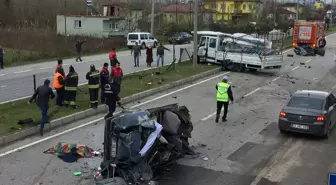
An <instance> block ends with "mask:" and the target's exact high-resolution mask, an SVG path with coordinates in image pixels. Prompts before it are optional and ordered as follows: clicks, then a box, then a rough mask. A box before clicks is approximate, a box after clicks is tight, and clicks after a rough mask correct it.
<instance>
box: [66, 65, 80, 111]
mask: <svg viewBox="0 0 336 185" xmlns="http://www.w3.org/2000/svg"><path fill="white" fill-rule="evenodd" d="M77 87H78V74H77V73H76V71H75V68H74V67H73V66H70V67H69V74H68V75H67V76H66V78H65V100H64V104H65V106H69V104H70V105H71V106H72V108H74V109H75V108H76V107H77V106H76V95H77Z"/></svg>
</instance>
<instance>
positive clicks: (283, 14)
mask: <svg viewBox="0 0 336 185" xmlns="http://www.w3.org/2000/svg"><path fill="white" fill-rule="evenodd" d="M276 13H277V15H278V17H277V18H280V19H282V20H283V21H288V20H290V19H293V20H295V19H296V13H295V12H292V11H289V10H287V9H284V8H279V9H278V10H277V12H276Z"/></svg>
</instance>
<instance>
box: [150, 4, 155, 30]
mask: <svg viewBox="0 0 336 185" xmlns="http://www.w3.org/2000/svg"><path fill="white" fill-rule="evenodd" d="M154 5H155V0H152V14H151V34H152V36H154Z"/></svg>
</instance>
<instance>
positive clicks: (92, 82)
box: [86, 64, 100, 108]
mask: <svg viewBox="0 0 336 185" xmlns="http://www.w3.org/2000/svg"><path fill="white" fill-rule="evenodd" d="M99 75H100V73H99V71H98V70H96V67H95V66H94V65H93V64H92V65H91V66H90V71H89V72H88V73H87V74H86V79H87V80H88V81H89V83H88V84H89V93H90V103H91V106H90V107H91V108H97V107H98V95H99Z"/></svg>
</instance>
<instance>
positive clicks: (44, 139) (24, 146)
mask: <svg viewBox="0 0 336 185" xmlns="http://www.w3.org/2000/svg"><path fill="white" fill-rule="evenodd" d="M229 73H230V72H226V73H222V74H220V75H216V76H213V77H211V78H208V79H205V80H202V81H199V82H197V83H194V84H191V85H188V86H185V87H183V88H180V89H177V90H175V91H171V92H169V93H166V94H164V95H161V96H159V97H156V98H153V99H150V100H147V101H144V102H142V103H139V104H137V105H134V106H132V107H130V108H131V109H134V108H137V107H140V106H142V105H144V104H148V103H151V102H153V101H156V100H159V99H162V98H165V97H167V96H170V95H172V94H175V93H177V92H181V91H184V90H186V89H189V88H191V87H194V86H197V85H200V84H202V83H205V82H208V81H210V80H213V79H216V78H219V77H221V76H224V75H226V74H229ZM118 113H120V111H119V112H116V114H118ZM102 120H104V117H101V118H98V119H95V120H92V121H90V122H87V123H84V124H82V125H79V126H76V127H73V128H70V129H68V130H65V131H62V132H59V133H57V134H54V135H51V136H47V137H45V138H43V139H40V140H37V141H34V142H32V143H29V144H26V145H23V146H20V147H18V148H15V149H12V150H9V151H7V152H4V153H1V154H0V157H3V156H6V155H9V154H11V153H14V152H17V151H20V150H23V149H25V148H28V147H31V146H34V145H37V144H39V143H42V142H44V141H47V140H50V139H53V138H55V137H58V136H61V135H64V134H66V133H69V132H72V131H74V130H77V129H80V128H83V127H85V126H88V125H91V124H93V123H97V122H98V121H102Z"/></svg>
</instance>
